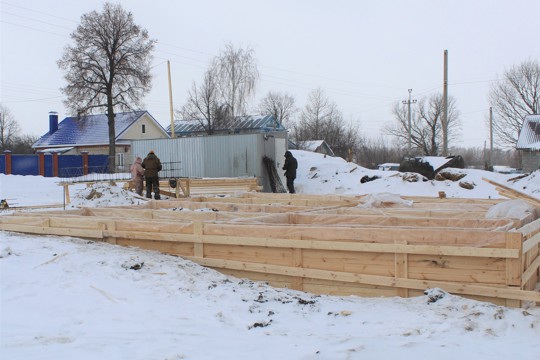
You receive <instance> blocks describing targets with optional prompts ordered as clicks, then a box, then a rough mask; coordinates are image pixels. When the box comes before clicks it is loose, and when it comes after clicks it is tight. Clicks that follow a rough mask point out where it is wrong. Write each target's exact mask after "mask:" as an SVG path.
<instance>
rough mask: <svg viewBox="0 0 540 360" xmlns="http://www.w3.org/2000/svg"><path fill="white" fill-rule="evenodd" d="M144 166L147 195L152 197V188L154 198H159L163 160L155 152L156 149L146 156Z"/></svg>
mask: <svg viewBox="0 0 540 360" xmlns="http://www.w3.org/2000/svg"><path fill="white" fill-rule="evenodd" d="M142 167H143V168H144V178H145V180H146V197H147V198H149V199H151V198H152V190H153V191H154V199H156V200H159V199H161V197H160V196H159V175H158V173H159V172H160V171H161V161H160V160H159V158H158V157H157V156H156V154H154V150H150V152H148V155H146V157H145V158H144V160H143V162H142Z"/></svg>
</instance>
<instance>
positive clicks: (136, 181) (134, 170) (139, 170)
mask: <svg viewBox="0 0 540 360" xmlns="http://www.w3.org/2000/svg"><path fill="white" fill-rule="evenodd" d="M130 171H131V181H132V182H133V185H135V192H136V193H137V194H139V196H142V191H143V175H144V168H143V167H142V159H141V157H140V156H137V157H136V158H135V162H134V163H133V165H131V168H130Z"/></svg>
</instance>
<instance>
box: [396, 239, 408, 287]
mask: <svg viewBox="0 0 540 360" xmlns="http://www.w3.org/2000/svg"><path fill="white" fill-rule="evenodd" d="M396 243H398V244H400V245H407V241H406V240H396ZM394 268H395V270H394V273H395V276H396V277H398V278H403V279H407V278H408V277H409V272H408V269H409V264H408V257H407V254H404V253H395V255H394ZM397 295H398V296H401V297H405V298H406V297H409V290H408V289H406V288H398V289H397Z"/></svg>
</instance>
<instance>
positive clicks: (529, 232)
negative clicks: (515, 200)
mask: <svg viewBox="0 0 540 360" xmlns="http://www.w3.org/2000/svg"><path fill="white" fill-rule="evenodd" d="M518 231H519V232H520V233H521V234H522V235H523V239H525V240H526V239H528V238H530V237H532V236H534V235H536V234H539V233H540V218H539V219H536V220H534V221H532V222H530V223H528V224H526V225H523V226H522V227H520V228H519V229H518Z"/></svg>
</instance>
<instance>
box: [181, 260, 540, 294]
mask: <svg viewBox="0 0 540 360" xmlns="http://www.w3.org/2000/svg"><path fill="white" fill-rule="evenodd" d="M187 259H188V260H191V261H194V262H196V263H199V264H200V265H203V266H210V267H213V268H226V269H236V270H246V271H253V272H263V273H272V274H281V275H288V276H302V277H307V278H314V279H325V280H338V281H344V282H354V283H363V284H371V285H380V286H389V287H404V288H410V289H417V290H425V289H429V288H434V287H439V288H442V289H444V290H446V291H448V292H450V293H454V294H462V295H478V296H488V297H494V298H503V299H513V300H522V301H534V302H540V292H537V291H526V290H520V289H519V288H512V287H501V288H496V287H489V286H482V285H470V284H459V283H452V282H439V281H425V280H414V279H401V278H395V277H385V276H374V275H359V274H352V273H344V272H336V271H326V270H317V269H302V268H293V267H289V266H279V265H266V264H255V263H248V262H240V261H229V260H221V259H210V258H204V259H200V258H196V257H187Z"/></svg>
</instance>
